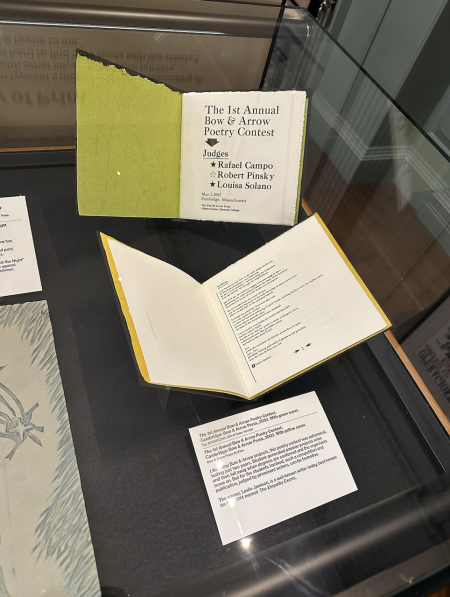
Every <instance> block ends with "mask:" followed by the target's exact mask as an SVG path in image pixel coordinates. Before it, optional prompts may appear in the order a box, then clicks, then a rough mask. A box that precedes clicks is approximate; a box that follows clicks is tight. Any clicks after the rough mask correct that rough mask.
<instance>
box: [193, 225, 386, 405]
mask: <svg viewBox="0 0 450 597" xmlns="http://www.w3.org/2000/svg"><path fill="white" fill-rule="evenodd" d="M204 287H205V290H206V292H207V294H208V297H209V299H210V301H211V304H212V306H213V308H214V311H215V313H216V315H217V318H218V320H219V322H220V325H221V327H222V329H223V330H224V334H225V335H226V338H227V341H228V343H229V345H230V348H231V350H232V353H233V355H234V358H235V360H236V362H237V363H238V366H239V369H240V371H241V375H242V377H243V379H244V382H245V384H246V387H247V390H248V392H249V396H255V395H256V394H258V393H259V392H262V391H265V390H267V389H268V388H270V387H271V386H273V385H274V384H277V383H279V382H281V381H283V380H285V379H287V378H289V377H291V376H293V375H295V374H296V373H298V372H300V371H303V370H305V369H307V368H309V367H312V366H314V365H315V364H317V363H320V362H321V361H323V360H324V359H327V358H329V357H330V356H332V355H334V354H336V353H338V352H340V351H342V350H344V349H346V348H348V347H349V346H352V345H353V344H355V343H357V342H360V341H361V340H363V339H365V338H368V337H370V336H371V335H373V334H375V333H377V332H379V331H381V330H383V329H385V328H386V327H388V324H387V323H386V321H385V320H384V318H383V317H382V316H381V314H380V312H379V311H378V309H377V308H376V307H375V305H374V303H373V302H372V300H371V299H370V298H369V296H368V295H367V294H366V292H365V290H364V288H363V287H362V286H361V284H360V283H359V282H358V280H357V279H356V277H355V276H354V274H353V273H352V271H351V270H350V269H349V267H348V266H347V264H346V262H345V261H344V259H343V258H342V257H341V256H340V254H339V252H338V250H337V249H336V247H335V246H334V245H333V243H332V242H331V240H330V239H329V237H328V235H327V234H326V232H325V230H324V229H323V228H322V226H321V225H320V223H319V221H318V220H317V219H316V218H315V217H311V218H308V220H305V221H304V222H302V223H301V224H299V225H298V226H295V227H294V228H293V229H291V230H289V231H288V232H285V233H284V234H282V235H281V236H279V237H278V238H276V239H275V240H273V241H272V242H270V243H268V244H267V245H265V246H264V247H262V248H261V249H259V250H258V251H255V252H254V253H252V254H250V255H248V256H247V257H245V258H244V259H241V260H240V261H238V262H237V263H235V264H234V265H232V266H230V267H228V268H227V269H226V270H224V271H222V272H220V274H217V275H216V276H214V277H213V278H210V279H209V280H208V281H207V282H205V283H204Z"/></svg>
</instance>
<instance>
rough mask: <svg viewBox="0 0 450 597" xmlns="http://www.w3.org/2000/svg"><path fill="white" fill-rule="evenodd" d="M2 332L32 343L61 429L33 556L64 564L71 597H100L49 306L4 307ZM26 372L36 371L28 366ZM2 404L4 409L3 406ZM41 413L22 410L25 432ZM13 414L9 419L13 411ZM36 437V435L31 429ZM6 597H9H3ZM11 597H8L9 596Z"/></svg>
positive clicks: (64, 581) (63, 574) (34, 359)
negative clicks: (16, 334) (12, 332)
mask: <svg viewBox="0 0 450 597" xmlns="http://www.w3.org/2000/svg"><path fill="white" fill-rule="evenodd" d="M2 328H3V329H6V328H15V329H17V331H18V332H19V334H20V335H21V338H22V341H23V342H24V343H25V342H27V343H28V344H29V346H30V348H31V349H32V358H31V364H34V365H35V366H36V367H37V368H38V369H39V370H40V371H42V372H43V373H44V375H45V394H46V399H47V400H48V403H49V405H50V408H51V411H52V413H53V415H54V417H55V421H56V423H57V448H56V453H55V454H54V459H55V473H54V477H53V482H52V485H53V488H49V505H48V507H46V508H45V509H44V510H43V511H42V513H41V515H40V519H39V523H38V525H37V527H36V529H35V536H36V544H35V546H34V548H33V553H34V555H35V557H36V558H37V559H38V560H39V559H40V558H44V559H47V558H52V559H53V560H54V561H56V562H57V563H58V565H59V568H60V570H61V579H62V580H61V582H62V585H63V588H64V592H66V593H67V594H68V595H70V596H72V597H75V596H76V597H99V596H100V586H99V582H98V576H97V568H96V564H95V558H94V550H93V548H92V543H91V536H90V532H89V526H88V522H87V517H86V510H85V505H84V498H83V494H82V491H81V484H80V476H79V473H78V467H77V462H76V458H75V452H74V448H73V443H72V436H71V432H70V425H69V419H68V415H67V410H66V402H65V398H64V391H63V387H62V383H61V377H60V373H59V367H58V361H57V357H56V352H55V346H54V342H53V333H52V328H51V323H50V317H49V313H48V308H47V303H46V302H45V301H37V302H33V303H24V304H19V305H7V306H3V307H0V332H1V330H2ZM23 366H24V367H26V366H30V365H28V364H26V363H24V365H23ZM4 388H5V386H0V392H1V390H3V391H4ZM7 401H8V403H9V405H10V406H13V404H12V402H15V401H14V399H12V397H11V395H10V394H9V398H8V399H7ZM0 404H4V403H3V401H2V402H1V403H0ZM16 404H17V403H16ZM13 408H14V406H13ZM36 408H37V405H35V406H34V407H33V408H32V409H30V411H28V413H23V414H22V411H21V410H20V408H18V412H20V417H19V418H22V419H24V417H25V419H27V416H29V419H27V421H26V422H27V424H28V427H26V426H25V429H27V428H29V426H30V424H31V415H32V414H33V412H34V410H35V409H36ZM1 410H2V411H3V413H4V411H5V408H4V407H2V409H1ZM7 414H8V416H9V411H8V413H7ZM36 430H38V431H40V429H39V428H35V429H34V431H36ZM30 431H31V433H32V434H33V435H34V433H33V431H32V430H31V428H30ZM42 431H43V429H42ZM21 432H22V431H21ZM28 437H30V434H28ZM35 437H36V436H35ZM31 439H33V438H31ZM36 439H37V437H36ZM22 443H23V442H22ZM37 443H39V441H38V442H37ZM16 449H17V448H16ZM44 450H45V446H44ZM11 458H12V456H11ZM12 462H14V461H12ZM0 597H3V595H1V593H0ZM6 597H8V595H7V594H6Z"/></svg>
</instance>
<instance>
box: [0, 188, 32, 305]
mask: <svg viewBox="0 0 450 597" xmlns="http://www.w3.org/2000/svg"><path fill="white" fill-rule="evenodd" d="M37 290H42V286H41V279H40V277H39V269H38V265H37V260H36V253H35V251H34V244H33V236H32V234H31V227H30V220H29V218H28V210H27V204H26V201H25V197H23V196H19V197H5V198H3V199H0V296H10V295H13V294H23V293H25V292H35V291H37Z"/></svg>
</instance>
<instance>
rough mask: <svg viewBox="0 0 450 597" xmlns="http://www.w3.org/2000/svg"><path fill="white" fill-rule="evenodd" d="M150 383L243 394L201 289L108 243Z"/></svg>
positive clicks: (164, 267) (175, 272) (168, 267)
mask: <svg viewBox="0 0 450 597" xmlns="http://www.w3.org/2000/svg"><path fill="white" fill-rule="evenodd" d="M107 242H108V245H109V248H110V249H111V253H112V256H113V259H114V263H115V266H116V268H117V272H118V276H119V278H120V280H119V282H120V284H122V288H123V291H124V293H125V297H126V300H127V304H128V307H129V311H130V314H131V317H132V319H133V322H134V325H135V328H136V332H137V335H138V338H139V343H140V345H141V349H142V352H143V355H144V358H145V362H146V364H147V369H148V372H149V374H150V379H151V381H152V382H153V383H158V384H165V385H172V386H184V387H189V388H200V389H212V390H221V391H226V392H232V393H237V394H240V395H243V394H245V387H244V385H243V382H242V379H241V377H240V375H239V372H238V370H237V367H236V364H235V362H234V360H233V358H232V356H231V353H230V351H229V348H228V346H227V344H226V342H225V339H224V337H223V335H222V332H221V330H220V327H219V325H218V323H217V320H216V317H215V315H214V313H213V311H212V309H211V306H210V304H209V302H208V299H207V297H206V294H205V292H204V290H203V286H202V285H201V284H199V283H198V282H196V281H195V280H194V279H193V278H191V277H190V276H188V275H187V274H185V273H184V272H183V271H181V270H179V269H177V268H176V267H173V266H172V265H169V264H168V263H165V262H164V261H160V260H159V259H156V258H154V257H151V256H149V255H146V254H145V253H141V252H140V251H136V250H135V249H132V248H131V247H127V246H126V245H123V244H121V243H119V242H117V241H115V240H113V239H107Z"/></svg>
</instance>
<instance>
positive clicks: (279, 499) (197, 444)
mask: <svg viewBox="0 0 450 597" xmlns="http://www.w3.org/2000/svg"><path fill="white" fill-rule="evenodd" d="M189 432H190V434H191V438H192V442H193V444H194V448H195V453H196V455H197V458H198V462H199V465H200V470H201V472H202V475H203V480H204V482H205V485H206V490H207V492H208V496H209V499H210V502H211V506H212V509H213V512H214V517H215V519H216V523H217V526H218V528H219V533H220V538H221V539H222V543H223V544H224V545H226V544H227V543H231V542H232V541H236V539H240V538H243V537H248V535H250V534H251V533H256V532H257V531H260V530H261V529H264V528H266V527H268V526H271V525H273V524H276V523H278V522H281V521H283V520H287V519H288V518H291V517H292V516H297V515H298V514H301V513H302V512H306V511H308V510H311V509H312V508H316V507H317V506H320V505H322V504H326V503H327V502H331V501H332V500H335V499H337V498H339V497H342V496H343V495H346V494H348V493H351V492H353V491H356V490H357V487H356V485H355V482H354V480H353V477H352V475H351V472H350V469H349V468H348V465H347V463H346V461H345V457H344V455H343V453H342V450H341V448H340V447H339V444H338V441H337V439H336V436H335V435H334V433H333V429H332V428H331V425H330V423H329V421H328V419H327V416H326V414H325V412H324V410H323V408H322V405H321V404H320V402H319V399H318V397H317V395H316V393H315V392H310V393H309V394H304V395H302V396H295V397H294V398H289V399H287V400H282V401H280V402H275V403H273V404H269V405H268V406H262V407H260V408H255V409H253V410H247V411H245V412H243V413H241V414H238V415H233V416H231V417H226V418H225V419H221V420H219V421H213V422H212V423H207V424H205V425H199V426H198V427H194V428H192V429H190V430H189Z"/></svg>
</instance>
